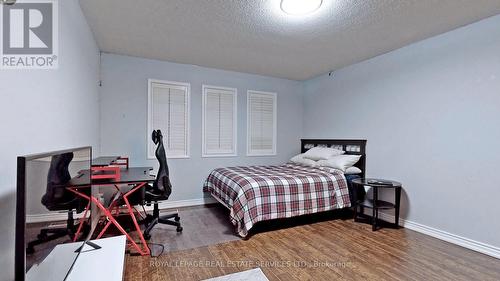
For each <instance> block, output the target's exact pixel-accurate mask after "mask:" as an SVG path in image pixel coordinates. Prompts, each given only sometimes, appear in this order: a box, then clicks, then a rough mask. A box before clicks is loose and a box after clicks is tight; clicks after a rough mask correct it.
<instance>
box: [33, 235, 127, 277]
mask: <svg viewBox="0 0 500 281" xmlns="http://www.w3.org/2000/svg"><path fill="white" fill-rule="evenodd" d="M125 241H126V238H125V236H123V235H121V236H115V237H110V238H104V239H98V240H92V242H93V243H95V244H97V245H99V246H101V249H98V250H87V249H90V246H88V245H86V246H85V247H84V248H83V250H82V252H81V253H80V255H79V256H78V258H77V259H76V261H75V264H74V265H73V269H72V270H71V272H70V273H69V275H68V278H67V279H66V280H71V281H76V280H106V281H108V280H109V281H112V280H116V281H118V280H122V278H123V269H124V265H125ZM82 243H83V242H75V243H67V244H59V245H57V246H56V247H55V248H54V249H53V250H52V251H51V252H50V254H49V255H48V256H47V257H46V258H45V259H44V260H43V261H42V262H41V263H39V264H38V265H34V266H33V267H32V268H31V269H30V270H29V271H28V273H27V274H26V280H28V281H29V280H61V281H62V280H64V277H65V276H66V273H67V270H69V268H70V267H71V264H72V263H73V261H74V259H75V257H76V253H75V250H76V249H78V248H79V247H80V246H81V245H82ZM109 261H113V262H109ZM103 265H105V268H103Z"/></svg>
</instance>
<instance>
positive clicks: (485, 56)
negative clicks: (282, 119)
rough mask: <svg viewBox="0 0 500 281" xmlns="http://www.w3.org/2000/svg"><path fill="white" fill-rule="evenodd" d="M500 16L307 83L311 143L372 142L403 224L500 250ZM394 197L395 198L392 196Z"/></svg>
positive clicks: (376, 165)
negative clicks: (400, 200)
mask: <svg viewBox="0 0 500 281" xmlns="http://www.w3.org/2000/svg"><path fill="white" fill-rule="evenodd" d="M499 27H500V16H496V17H493V18H489V19H486V20H483V21H481V22H478V23H475V24H473V25H469V26H466V27H463V28H460V29H458V30H455V31H451V32H448V33H446V34H443V35H440V36H437V37H434V38H431V39H428V40H425V41H422V42H419V43H416V44H413V45H410V46H407V47H405V48H402V49H398V50H396V51H393V52H390V53H388V54H385V55H382V56H379V57H376V58H374V59H371V60H368V61H364V62H361V63H358V64H355V65H352V66H349V67H346V68H344V69H341V70H339V71H336V72H335V73H334V76H333V77H329V76H328V75H324V76H321V77H317V78H315V79H312V80H309V81H307V82H306V83H305V94H304V120H305V122H304V136H305V137H315V138H366V139H368V147H367V173H368V175H369V176H373V177H382V178H392V179H398V180H401V181H402V182H403V183H404V190H405V195H404V201H405V207H404V211H403V214H402V215H403V218H405V219H408V220H411V221H413V222H417V223H421V224H424V225H426V226H430V227H434V228H437V229H440V230H444V231H447V232H450V233H453V234H456V235H460V236H463V237H466V238H470V239H473V240H477V241H480V242H483V243H488V244H491V245H493V246H497V247H500V235H499V233H500V220H498V219H497V218H496V215H497V214H500V205H499V204H498V198H499V197H500V189H499V184H498V183H497V180H496V178H495V175H496V174H497V173H498V163H500V154H499V149H498V145H499V141H498V140H499V139H500V28H499ZM386 196H387V195H386Z"/></svg>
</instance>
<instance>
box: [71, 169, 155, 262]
mask: <svg viewBox="0 0 500 281" xmlns="http://www.w3.org/2000/svg"><path fill="white" fill-rule="evenodd" d="M152 169H153V168H152V167H134V168H128V169H121V170H120V178H119V179H99V180H92V185H98V186H111V187H114V188H115V189H116V196H114V199H113V200H112V202H110V204H109V206H108V207H105V206H104V205H103V203H102V202H101V200H99V198H96V197H95V194H92V195H90V196H89V195H88V193H87V194H85V193H84V192H82V190H81V189H82V188H89V185H88V178H89V176H90V173H91V170H83V171H80V173H79V176H77V177H75V178H73V179H71V180H70V181H69V182H68V184H67V185H66V186H67V188H68V190H69V191H71V192H73V193H75V194H77V195H78V196H80V197H82V198H85V199H87V200H88V201H89V204H88V205H87V208H86V209H85V213H84V215H83V217H82V219H81V220H80V225H79V226H78V230H77V232H76V235H75V239H77V238H78V234H79V233H80V231H81V229H82V226H83V222H84V220H85V218H86V215H87V212H88V211H89V209H90V205H91V204H90V202H92V203H94V204H95V206H97V208H98V209H99V210H100V211H101V212H102V213H103V214H104V216H106V218H107V219H108V222H107V224H106V225H105V226H104V228H103V229H102V231H101V232H100V233H99V235H98V236H97V238H100V237H102V235H103V234H104V233H105V232H106V230H107V229H108V227H109V226H110V225H112V224H113V225H114V226H116V228H118V230H119V231H120V232H121V233H122V234H123V235H125V236H126V237H127V239H128V241H129V243H130V244H131V245H132V246H133V247H134V248H135V249H136V250H137V251H138V252H139V254H141V255H149V248H148V246H147V243H146V240H145V239H144V236H143V234H142V232H141V229H140V227H139V224H138V222H137V219H136V217H135V214H134V212H133V210H134V209H133V207H132V206H131V205H130V203H129V201H128V197H129V196H130V195H131V194H132V193H134V192H136V191H137V190H140V189H141V188H143V187H145V185H146V184H148V183H152V182H154V180H155V177H154V176H151V175H150V174H149V172H150V171H151V170H152ZM121 184H129V185H133V187H132V188H131V189H130V190H129V191H127V192H125V193H123V192H122V191H121V189H120V188H119V187H118V185H121ZM121 200H123V201H124V202H125V205H126V206H127V210H128V214H129V215H130V217H131V218H132V221H133V223H134V226H135V228H136V230H137V232H138V235H139V237H140V240H141V244H142V249H141V248H140V247H139V245H137V243H136V242H135V241H134V240H133V239H132V237H131V236H130V235H129V234H128V233H127V232H126V231H125V229H124V228H123V227H122V226H121V225H120V224H119V223H118V221H117V220H116V219H115V218H114V216H113V211H114V212H115V214H118V213H119V207H120V206H119V204H120V203H119V202H121Z"/></svg>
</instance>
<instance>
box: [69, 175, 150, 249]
mask: <svg viewBox="0 0 500 281" xmlns="http://www.w3.org/2000/svg"><path fill="white" fill-rule="evenodd" d="M145 184H146V183H140V184H139V185H137V186H136V187H134V188H133V189H132V190H130V191H129V192H127V194H126V195H129V194H131V193H132V192H133V191H136V190H137V189H139V188H140V187H142V186H144V185H145ZM70 190H71V191H72V192H73V193H75V194H77V195H79V196H81V197H83V198H85V199H87V200H92V202H94V204H96V206H97V207H98V208H99V209H101V211H103V212H104V215H105V216H106V217H107V219H108V220H109V222H108V223H107V224H106V226H105V228H108V227H109V225H110V224H111V223H112V224H114V225H115V226H116V228H118V230H119V231H120V232H121V233H122V234H123V235H125V236H126V237H127V240H128V241H129V242H130V244H132V246H133V247H134V248H135V249H136V250H137V252H138V253H139V254H140V255H143V256H146V255H149V254H150V252H149V248H148V246H147V244H146V241H145V240H144V236H143V235H142V232H141V231H140V228H139V225H138V224H137V220H136V219H135V217H134V216H132V220H133V221H134V224H135V226H136V229H137V231H139V236H140V238H141V243H142V244H143V246H144V250H142V249H141V248H140V247H139V245H137V243H136V242H135V241H134V239H132V237H131V236H130V235H129V234H128V233H127V232H126V231H125V229H123V227H122V226H121V225H120V224H119V223H118V221H116V219H115V218H114V217H113V215H112V214H111V212H110V211H109V210H108V209H106V207H104V206H103V205H102V204H101V202H100V201H99V200H98V199H97V198H95V197H92V196H88V195H86V194H83V193H81V192H79V191H76V190H73V189H70ZM125 202H126V203H127V207H130V204H129V203H128V200H126V201H125ZM132 215H133V214H132ZM101 233H103V232H102V231H101ZM100 235H101V234H100Z"/></svg>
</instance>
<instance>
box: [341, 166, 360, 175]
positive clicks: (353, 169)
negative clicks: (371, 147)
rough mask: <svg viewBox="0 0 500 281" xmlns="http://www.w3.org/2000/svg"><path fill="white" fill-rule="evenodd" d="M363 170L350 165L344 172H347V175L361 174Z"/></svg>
mask: <svg viewBox="0 0 500 281" xmlns="http://www.w3.org/2000/svg"><path fill="white" fill-rule="evenodd" d="M362 172H363V171H361V169H360V168H358V167H354V166H352V167H349V168H347V169H345V172H344V174H346V175H357V174H361V173H362Z"/></svg>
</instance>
